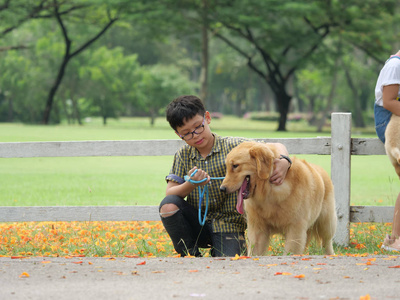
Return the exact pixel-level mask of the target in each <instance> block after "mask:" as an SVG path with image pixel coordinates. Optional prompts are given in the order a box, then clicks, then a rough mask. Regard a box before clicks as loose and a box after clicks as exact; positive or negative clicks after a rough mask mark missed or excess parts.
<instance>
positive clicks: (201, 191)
mask: <svg viewBox="0 0 400 300" xmlns="http://www.w3.org/2000/svg"><path fill="white" fill-rule="evenodd" d="M196 172H197V169H196V170H194V172H193V173H192V174H191V175H190V177H192V176H193V175H194V174H196ZM190 177H189V176H187V175H186V176H185V181H189V182H190V183H191V184H195V183H202V182H204V181H206V180H207V178H204V179H202V180H193V179H191V178H190ZM224 178H225V177H210V179H212V180H218V179H224ZM198 188H199V195H200V196H199V223H200V225H201V226H204V224H205V223H206V218H207V212H208V186H207V185H206V186H204V189H201V187H200V186H199V187H198ZM204 194H206V209H205V211H204V217H203V218H202V217H201V203H202V202H203V199H204Z"/></svg>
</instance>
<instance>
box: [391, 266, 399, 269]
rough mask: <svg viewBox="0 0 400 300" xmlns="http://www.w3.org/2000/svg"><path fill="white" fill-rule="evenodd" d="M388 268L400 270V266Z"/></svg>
mask: <svg viewBox="0 0 400 300" xmlns="http://www.w3.org/2000/svg"><path fill="white" fill-rule="evenodd" d="M388 268H392V269H397V268H400V266H390V267H388Z"/></svg>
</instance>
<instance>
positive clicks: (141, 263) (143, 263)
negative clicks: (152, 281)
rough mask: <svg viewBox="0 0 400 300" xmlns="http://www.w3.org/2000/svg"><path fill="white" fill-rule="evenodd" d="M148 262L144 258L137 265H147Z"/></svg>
mask: <svg viewBox="0 0 400 300" xmlns="http://www.w3.org/2000/svg"><path fill="white" fill-rule="evenodd" d="M145 264H146V261H145V260H144V261H142V262H140V263H138V264H136V265H137V266H142V265H145Z"/></svg>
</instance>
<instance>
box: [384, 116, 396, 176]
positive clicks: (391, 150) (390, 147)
mask: <svg viewBox="0 0 400 300" xmlns="http://www.w3.org/2000/svg"><path fill="white" fill-rule="evenodd" d="M385 150H386V154H387V156H388V157H389V159H390V162H391V163H392V165H393V167H394V169H395V171H396V173H397V175H398V176H399V177H400V117H399V116H397V115H395V114H392V116H391V117H390V121H389V124H388V125H387V127H386V131H385Z"/></svg>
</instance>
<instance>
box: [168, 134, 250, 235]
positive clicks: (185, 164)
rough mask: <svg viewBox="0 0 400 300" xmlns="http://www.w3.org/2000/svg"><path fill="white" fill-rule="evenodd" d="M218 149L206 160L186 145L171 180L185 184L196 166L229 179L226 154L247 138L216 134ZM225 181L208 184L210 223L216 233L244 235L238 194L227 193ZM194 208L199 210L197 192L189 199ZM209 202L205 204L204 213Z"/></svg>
mask: <svg viewBox="0 0 400 300" xmlns="http://www.w3.org/2000/svg"><path fill="white" fill-rule="evenodd" d="M213 135H214V137H215V141H214V146H213V148H212V150H211V152H210V153H209V155H208V156H207V157H205V158H204V157H202V156H201V155H200V153H199V152H198V151H197V149H196V148H195V147H192V146H189V145H184V146H182V147H181V148H180V149H179V150H178V151H177V152H176V153H175V157H174V162H173V165H172V168H171V171H170V174H169V175H168V176H167V177H166V180H167V181H174V182H177V183H179V184H182V183H184V182H185V181H184V177H185V175H187V174H188V172H189V171H190V170H191V169H192V168H194V167H195V166H196V167H197V168H198V169H202V170H204V171H206V172H207V174H208V175H209V176H210V177H225V172H226V165H225V159H226V155H227V154H228V153H229V152H230V151H231V150H232V149H233V148H234V147H236V146H237V145H239V144H240V143H242V142H244V141H248V140H249V139H246V138H235V137H220V136H218V135H216V134H214V133H213ZM221 182H222V181H221V180H211V182H210V183H209V184H208V194H209V197H208V199H209V204H208V213H207V222H212V228H213V232H224V233H232V232H244V231H245V229H246V222H245V220H244V217H243V216H242V215H241V214H239V213H238V212H237V210H236V203H237V193H232V194H226V193H224V192H221V191H220V189H219V187H220V185H221ZM186 201H187V202H188V203H189V204H191V205H192V206H193V207H195V208H196V209H198V207H199V191H198V189H197V188H196V189H194V190H193V191H192V192H191V193H190V194H189V195H188V196H187V198H186ZM205 202H206V199H204V200H203V201H202V212H203V213H204V209H205Z"/></svg>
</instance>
